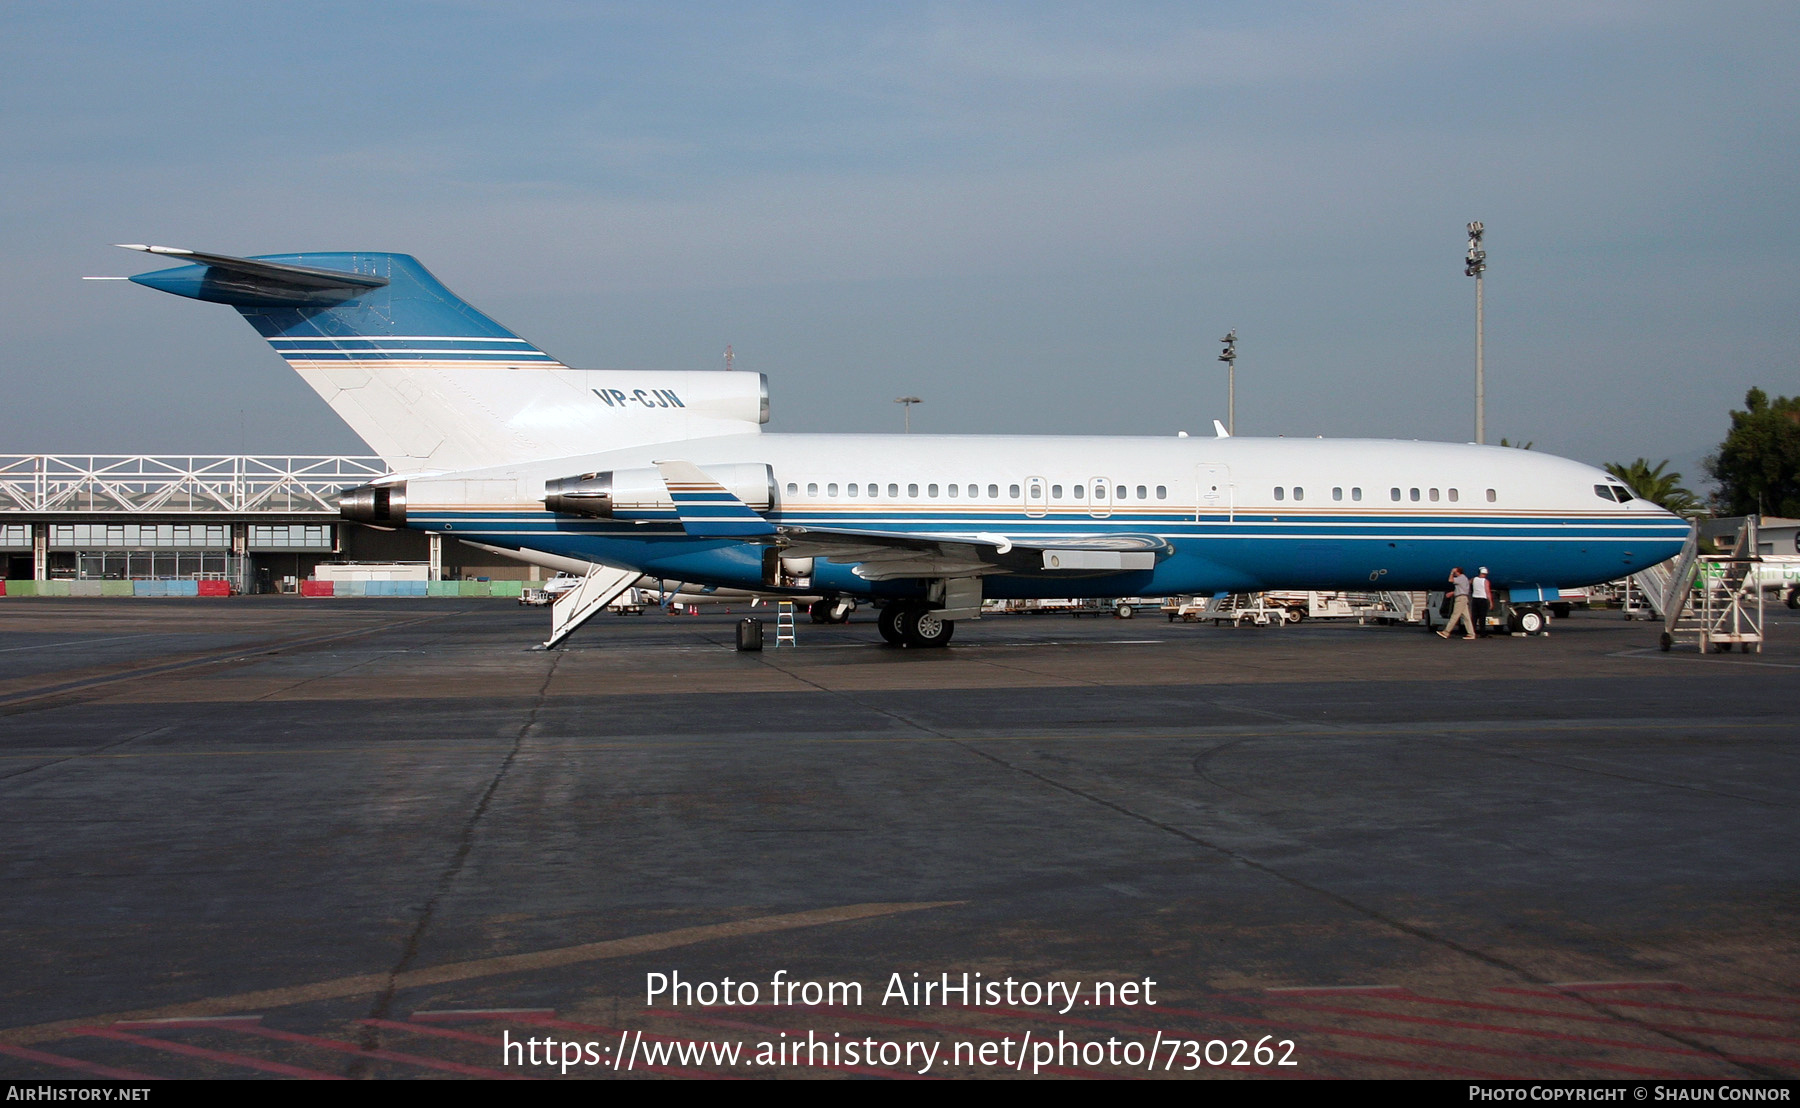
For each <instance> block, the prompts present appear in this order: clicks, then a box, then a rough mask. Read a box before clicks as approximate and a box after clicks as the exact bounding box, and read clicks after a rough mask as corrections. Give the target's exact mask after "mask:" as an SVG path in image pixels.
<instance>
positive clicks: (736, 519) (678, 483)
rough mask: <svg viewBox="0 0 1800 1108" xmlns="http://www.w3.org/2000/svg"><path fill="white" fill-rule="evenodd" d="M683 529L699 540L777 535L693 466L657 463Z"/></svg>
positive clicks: (742, 503) (760, 518)
mask: <svg viewBox="0 0 1800 1108" xmlns="http://www.w3.org/2000/svg"><path fill="white" fill-rule="evenodd" d="M656 468H657V470H659V471H660V472H661V473H662V479H663V484H665V485H667V486H668V487H669V499H671V500H673V501H674V502H675V513H676V514H677V515H678V516H680V517H681V528H682V530H684V531H686V532H687V533H688V534H690V535H693V536H694V537H696V538H736V539H744V538H755V537H757V536H759V535H773V534H775V525H774V524H772V523H770V522H769V521H768V520H766V519H764V518H763V517H761V516H759V515H757V514H756V512H755V511H753V510H752V509H751V507H750V505H748V504H746V503H744V502H743V501H742V500H739V499H738V498H737V497H736V496H734V495H732V494H731V493H730V492H729V491H727V490H726V488H725V486H723V485H721V484H719V482H717V481H715V480H713V479H712V478H711V477H708V476H707V475H706V473H705V472H704V471H702V470H701V469H700V467H699V466H697V465H695V464H693V463H692V462H657V463H656Z"/></svg>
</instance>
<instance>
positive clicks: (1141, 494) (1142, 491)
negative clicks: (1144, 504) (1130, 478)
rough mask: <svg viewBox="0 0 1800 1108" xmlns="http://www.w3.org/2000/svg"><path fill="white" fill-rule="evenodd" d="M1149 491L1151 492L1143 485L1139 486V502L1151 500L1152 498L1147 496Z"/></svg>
mask: <svg viewBox="0 0 1800 1108" xmlns="http://www.w3.org/2000/svg"><path fill="white" fill-rule="evenodd" d="M1148 491H1149V490H1147V489H1146V488H1144V486H1142V485H1139V486H1138V492H1137V497H1138V499H1139V500H1148V499H1150V497H1149V496H1147V495H1146V493H1147V492H1148Z"/></svg>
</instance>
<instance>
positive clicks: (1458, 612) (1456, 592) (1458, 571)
mask: <svg viewBox="0 0 1800 1108" xmlns="http://www.w3.org/2000/svg"><path fill="white" fill-rule="evenodd" d="M1450 593H1451V596H1452V597H1453V601H1452V603H1453V607H1452V608H1451V610H1450V626H1448V627H1446V628H1444V629H1443V630H1442V631H1439V632H1438V637H1439V638H1444V639H1447V638H1449V637H1450V636H1451V635H1454V634H1455V633H1456V625H1457V624H1458V623H1460V624H1462V626H1463V638H1465V639H1472V638H1474V637H1475V625H1474V624H1473V623H1471V622H1469V578H1468V576H1467V575H1466V574H1464V573H1463V571H1462V567H1461V566H1456V567H1455V568H1453V569H1451V570H1450Z"/></svg>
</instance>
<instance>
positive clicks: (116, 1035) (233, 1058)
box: [69, 1024, 344, 1081]
mask: <svg viewBox="0 0 1800 1108" xmlns="http://www.w3.org/2000/svg"><path fill="white" fill-rule="evenodd" d="M121 1026H122V1025H121ZM165 1026H166V1025H165ZM188 1026H192V1025H191V1024H189V1025H188ZM214 1026H217V1024H215V1025H214ZM69 1034H71V1035H86V1036H90V1037H92V1038H97V1039H113V1040H116V1041H118V1042H121V1043H130V1044H132V1045H133V1046H141V1047H148V1048H149V1049H151V1050H161V1051H165V1052H167V1053H169V1054H181V1055H185V1056H187V1057H189V1058H202V1059H205V1060H206V1061H208V1062H223V1063H224V1064H225V1065H228V1066H241V1067H243V1068H244V1069H252V1070H261V1071H262V1072H264V1073H275V1074H280V1075H281V1076H283V1077H303V1078H305V1079H307V1080H308V1081H342V1080H344V1078H343V1075H341V1074H336V1073H324V1072H322V1071H320V1070H309V1069H305V1068H303V1067H301V1066H290V1065H288V1064H286V1063H285V1062H271V1061H269V1060H268V1059H266V1058H252V1057H251V1056H250V1055H248V1054H235V1053H233V1052H231V1051H228V1050H209V1049H208V1048H206V1047H203V1046H194V1045H192V1044H190V1043H178V1042H175V1041H174V1040H172V1039H157V1038H152V1037H151V1036H149V1035H133V1034H132V1033H131V1032H129V1031H120V1030H118V1028H117V1026H115V1027H76V1028H71V1029H70V1031H69Z"/></svg>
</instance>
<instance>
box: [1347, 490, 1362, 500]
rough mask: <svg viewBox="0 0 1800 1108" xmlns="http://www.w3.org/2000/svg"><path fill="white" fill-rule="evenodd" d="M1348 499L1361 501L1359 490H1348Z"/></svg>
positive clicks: (1360, 491)
mask: <svg viewBox="0 0 1800 1108" xmlns="http://www.w3.org/2000/svg"><path fill="white" fill-rule="evenodd" d="M1350 499H1352V500H1361V499H1362V490H1361V489H1357V488H1353V489H1351V490H1350Z"/></svg>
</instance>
